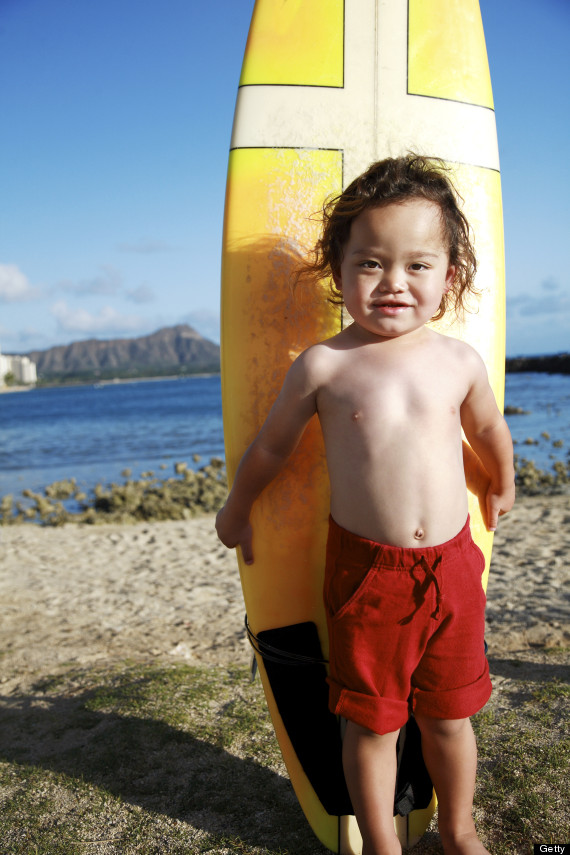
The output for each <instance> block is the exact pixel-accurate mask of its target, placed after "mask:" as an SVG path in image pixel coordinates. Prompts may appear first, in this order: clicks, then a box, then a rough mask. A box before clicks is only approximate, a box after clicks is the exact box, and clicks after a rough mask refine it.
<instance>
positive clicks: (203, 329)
mask: <svg viewBox="0 0 570 855" xmlns="http://www.w3.org/2000/svg"><path fill="white" fill-rule="evenodd" d="M180 323H183V324H189V325H190V326H191V327H192V328H193V329H195V330H196V332H199V333H200V335H203V336H204V338H207V339H209V340H210V341H214V342H215V343H216V344H219V343H220V315H219V313H218V312H212V311H210V310H209V309H197V310H196V311H194V312H189V313H188V314H187V315H184V317H183V318H182V319H181V321H180Z"/></svg>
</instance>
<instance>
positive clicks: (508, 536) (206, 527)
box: [0, 495, 570, 695]
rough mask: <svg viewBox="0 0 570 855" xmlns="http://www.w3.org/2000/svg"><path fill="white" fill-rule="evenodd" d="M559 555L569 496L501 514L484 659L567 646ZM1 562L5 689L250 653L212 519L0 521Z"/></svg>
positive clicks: (568, 542)
mask: <svg viewBox="0 0 570 855" xmlns="http://www.w3.org/2000/svg"><path fill="white" fill-rule="evenodd" d="M569 554H570V501H569V498H568V496H567V495H566V496H537V497H531V498H522V499H520V500H519V501H518V502H517V504H516V506H515V508H514V510H513V511H512V512H511V513H510V514H508V515H506V516H505V517H503V518H501V520H500V524H499V530H498V533H497V535H496V537H495V545H494V551H493V561H492V568H491V574H490V580H489V587H488V591H487V596H488V604H487V621H488V625H487V635H486V637H487V642H488V644H489V657H490V658H492V657H493V656H501V655H502V654H504V653H509V652H513V651H517V650H519V651H520V650H528V651H537V652H539V651H544V650H545V649H548V648H559V647H569V646H570V621H569V619H568V618H569V599H570V573H569V572H568V555H569ZM0 565H1V570H0V602H2V621H1V625H0V651H2V653H3V655H2V657H1V658H0V681H1V682H2V684H3V685H2V694H4V695H7V694H10V693H13V692H23V691H26V690H27V689H28V688H29V687H30V685H31V684H33V682H34V681H37V680H38V678H40V677H43V676H45V675H47V674H55V673H58V672H59V671H61V670H65V669H68V668H69V667H70V666H72V667H84V666H89V665H91V664H93V663H98V664H103V663H107V662H112V661H113V660H124V659H131V660H142V661H144V660H148V659H154V660H163V661H164V660H167V661H174V660H179V661H184V662H187V663H189V664H217V665H228V664H231V663H240V664H245V663H247V662H248V661H249V659H250V650H249V647H248V644H247V642H246V640H245V635H244V629H243V615H244V606H243V600H242V595H241V587H240V582H239V576H238V571H237V564H236V560H235V555H234V553H233V552H232V551H229V550H226V549H225V548H224V547H223V546H222V545H221V544H220V543H219V542H218V540H217V538H216V534H215V531H214V517H213V516H211V515H208V516H202V517H197V518H195V519H192V520H189V521H187V522H152V523H139V524H136V525H122V526H120V525H101V526H78V525H73V524H69V525H65V526H63V527H62V528H40V527H39V526H35V525H29V524H28V525H21V526H13V527H4V528H1V529H0ZM533 658H534V657H533Z"/></svg>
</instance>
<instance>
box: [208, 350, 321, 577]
mask: <svg viewBox="0 0 570 855" xmlns="http://www.w3.org/2000/svg"><path fill="white" fill-rule="evenodd" d="M307 353H308V352H307V351H306V352H305V353H304V354H302V355H301V356H300V357H299V358H298V359H297V360H296V361H295V362H294V363H293V365H292V366H291V368H290V369H289V372H288V374H287V376H286V378H285V381H284V383H283V387H282V389H281V392H280V393H279V396H278V398H277V400H276V401H275V403H274V404H273V407H272V408H271V411H270V413H269V415H268V416H267V419H266V421H265V423H264V425H263V427H262V428H261V430H260V432H259V433H258V435H257V437H256V438H255V439H254V441H253V442H252V443H251V445H250V446H249V448H248V449H247V451H246V452H245V454H244V456H243V458H242V460H241V462H240V464H239V466H238V470H237V472H236V477H235V481H234V483H233V486H232V489H231V491H230V495H229V496H228V499H227V502H226V504H225V505H224V507H223V508H222V509H221V511H220V512H219V513H218V515H217V517H216V530H217V532H218V537H219V538H220V540H221V541H222V543H224V544H225V546H227V547H229V548H233V547H234V546H240V547H241V550H242V554H243V558H244V561H245V563H246V564H252V563H253V551H252V530H251V525H250V522H249V516H250V513H251V508H252V505H253V503H254V502H255V500H256V499H257V497H258V496H259V495H260V493H262V492H263V490H264V489H265V487H267V486H268V484H270V483H271V481H273V479H274V478H275V477H276V476H277V475H278V474H279V472H280V471H281V469H282V468H283V466H284V465H285V463H286V462H287V460H288V458H289V457H290V455H291V454H292V452H293V451H294V450H295V448H296V447H297V444H298V442H299V440H300V439H301V436H302V435H303V432H304V430H305V428H306V426H307V424H308V422H309V420H310V419H311V417H312V416H313V415H314V414H315V413H316V409H317V408H316V388H315V387H314V386H313V384H312V382H311V373H312V372H311V370H310V363H311V358H310V356H307Z"/></svg>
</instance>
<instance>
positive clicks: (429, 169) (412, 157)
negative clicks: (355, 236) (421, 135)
mask: <svg viewBox="0 0 570 855" xmlns="http://www.w3.org/2000/svg"><path fill="white" fill-rule="evenodd" d="M448 171H449V168H448V167H447V166H446V165H445V163H444V162H443V161H441V160H439V159H436V158H426V157H422V156H420V155H417V154H409V155H406V156H403V157H396V158H392V157H388V158H385V159H384V160H380V161H378V162H377V163H373V164H372V165H371V166H370V167H369V168H368V169H367V170H366V172H364V173H363V174H362V175H360V176H359V177H358V178H356V179H355V180H354V181H353V182H352V183H351V184H349V186H348V187H347V188H346V190H344V191H343V192H342V193H341V194H340V195H339V196H335V197H334V198H333V199H331V200H329V201H328V202H326V203H325V205H324V207H323V211H322V222H323V228H322V234H321V237H320V239H319V241H318V242H317V244H316V246H315V248H314V250H313V253H312V258H311V259H310V260H309V261H307V262H306V264H305V265H304V268H303V269H302V270H301V271H300V272H299V274H298V279H299V280H302V279H305V278H309V279H320V280H322V279H326V278H329V281H330V291H331V296H330V297H329V299H330V300H331V302H333V303H336V304H342V302H343V300H342V293H341V292H340V291H339V290H338V288H337V287H336V285H335V283H334V280H333V274H337V273H338V271H339V270H340V265H341V263H342V260H343V252H344V247H345V245H346V243H347V241H348V239H349V236H350V229H351V226H352V222H353V220H354V219H356V217H358V215H359V214H361V213H362V212H363V211H365V210H366V209H367V208H377V207H382V206H384V205H390V204H394V203H398V202H405V201H406V200H408V199H418V198H419V199H427V200H428V201H430V202H435V204H436V205H438V206H439V209H440V211H441V222H442V229H443V236H444V241H445V244H446V246H447V249H448V252H449V263H450V265H454V266H455V276H454V279H453V283H452V286H451V288H450V289H449V291H448V292H447V293H446V294H444V295H443V298H442V300H441V303H440V305H439V308H438V311H437V312H436V314H435V315H434V316H433V318H432V320H433V321H438V320H440V318H442V317H443V316H444V314H445V313H446V311H447V310H448V309H449V308H450V306H452V307H453V308H454V309H455V311H456V313H457V314H458V315H460V314H461V313H462V312H463V310H464V309H465V308H466V297H467V296H468V295H469V294H473V295H475V294H478V293H479V292H478V290H477V289H476V288H475V284H474V280H475V273H476V270H477V260H476V258H475V252H474V250H473V246H472V243H471V238H470V231H471V230H470V227H469V223H468V222H467V219H466V218H465V216H464V214H463V213H462V211H461V209H460V207H459V202H460V200H461V197H460V196H459V194H458V193H457V191H456V189H455V187H454V186H453V183H452V182H451V180H450V178H449V176H448V175H447V174H446V172H448ZM461 201H463V200H461Z"/></svg>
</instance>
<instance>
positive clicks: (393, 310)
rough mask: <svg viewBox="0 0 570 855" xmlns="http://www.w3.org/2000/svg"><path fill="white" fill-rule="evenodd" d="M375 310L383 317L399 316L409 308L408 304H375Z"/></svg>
mask: <svg viewBox="0 0 570 855" xmlns="http://www.w3.org/2000/svg"><path fill="white" fill-rule="evenodd" d="M375 308H376V309H377V310H379V311H380V312H382V314H384V315H399V314H400V313H401V312H403V311H405V310H406V309H409V308H410V306H409V304H408V303H377V304H376V306H375Z"/></svg>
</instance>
